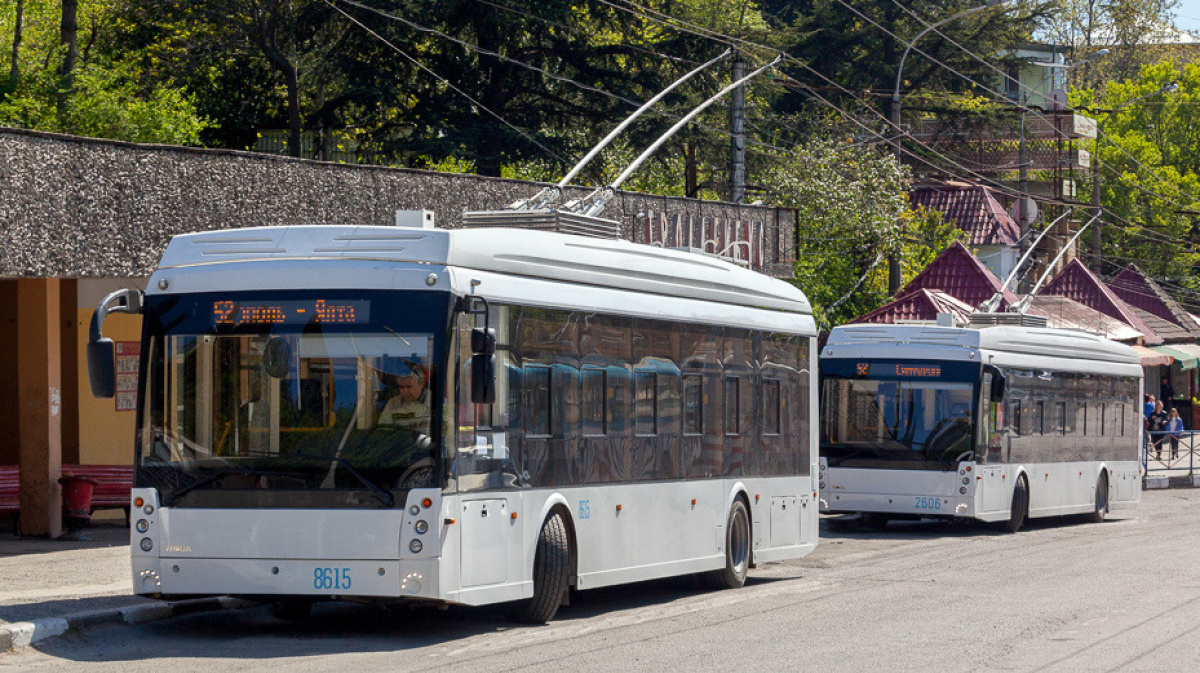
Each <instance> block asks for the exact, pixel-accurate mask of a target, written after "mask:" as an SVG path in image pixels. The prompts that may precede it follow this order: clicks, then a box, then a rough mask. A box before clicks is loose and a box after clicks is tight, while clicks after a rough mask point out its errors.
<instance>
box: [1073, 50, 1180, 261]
mask: <svg viewBox="0 0 1200 673" xmlns="http://www.w3.org/2000/svg"><path fill="white" fill-rule="evenodd" d="M1171 81H1176V82H1178V84H1179V90H1178V91H1176V92H1175V93H1171V94H1162V95H1153V94H1154V93H1155V92H1156V91H1159V90H1160V89H1161V88H1162V87H1163V85H1165V84H1167V83H1168V82H1171ZM1143 96H1146V98H1145V99H1144V100H1139V101H1137V102H1135V103H1130V104H1128V105H1124V104H1125V103H1126V102H1128V101H1135V100H1137V99H1138V98H1140V97H1143ZM1071 100H1072V103H1073V104H1074V105H1075V106H1076V107H1087V108H1091V109H1092V110H1093V112H1094V113H1095V114H1096V116H1097V119H1098V120H1099V122H1100V124H1101V128H1102V134H1101V136H1100V138H1099V139H1098V140H1097V141H1096V142H1095V143H1094V144H1093V147H1092V152H1093V154H1095V155H1096V156H1097V157H1098V162H1099V175H1100V185H1101V192H1100V194H1101V204H1102V205H1103V206H1104V208H1105V209H1106V210H1107V211H1108V212H1110V213H1112V216H1106V217H1105V223H1106V226H1105V228H1104V255H1103V256H1104V258H1106V259H1108V260H1110V261H1111V262H1112V263H1114V264H1117V265H1123V264H1124V263H1126V262H1128V261H1136V262H1137V263H1138V264H1139V265H1140V266H1141V267H1142V268H1143V269H1145V270H1146V271H1147V272H1148V273H1151V274H1153V275H1156V276H1160V277H1162V276H1182V275H1188V274H1194V273H1196V272H1195V270H1194V267H1195V266H1196V264H1197V262H1198V261H1200V256H1198V255H1196V254H1195V253H1194V252H1192V251H1193V250H1194V249H1195V248H1196V243H1197V240H1198V238H1200V237H1198V232H1197V230H1196V223H1197V222H1198V219H1197V218H1198V217H1200V125H1198V124H1197V122H1196V118H1195V113H1194V110H1195V108H1196V106H1197V105H1200V65H1198V64H1188V65H1184V66H1179V65H1177V64H1175V63H1174V62H1170V61H1166V62H1161V63H1156V64H1152V65H1148V66H1145V67H1143V68H1142V70H1141V73H1140V75H1139V76H1138V77H1137V78H1136V79H1131V80H1126V81H1123V82H1110V83H1109V84H1108V85H1107V86H1106V87H1105V88H1104V91H1103V93H1102V94H1100V93H1098V92H1096V91H1094V90H1075V91H1073V92H1072V93H1071ZM1113 110H1116V112H1113Z"/></svg>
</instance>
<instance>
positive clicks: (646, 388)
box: [633, 371, 658, 435]
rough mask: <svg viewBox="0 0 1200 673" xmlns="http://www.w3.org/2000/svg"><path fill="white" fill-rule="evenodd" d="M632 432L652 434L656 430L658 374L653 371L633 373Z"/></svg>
mask: <svg viewBox="0 0 1200 673" xmlns="http://www.w3.org/2000/svg"><path fill="white" fill-rule="evenodd" d="M633 399H634V432H635V433H637V434H639V435H653V434H656V433H657V432H658V424H657V420H658V418H657V411H658V376H657V375H656V374H655V373H654V372H645V371H635V372H634V374H633Z"/></svg>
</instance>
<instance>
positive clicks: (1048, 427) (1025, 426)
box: [819, 315, 1142, 532]
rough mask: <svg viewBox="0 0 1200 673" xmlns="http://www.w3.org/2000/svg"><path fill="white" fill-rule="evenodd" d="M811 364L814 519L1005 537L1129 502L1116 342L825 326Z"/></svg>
mask: <svg viewBox="0 0 1200 673" xmlns="http://www.w3.org/2000/svg"><path fill="white" fill-rule="evenodd" d="M980 318H981V320H980V322H983V321H984V320H987V319H992V320H994V319H995V317H994V316H991V315H987V316H980ZM1022 318H1023V320H1024V321H1026V322H1028V321H1030V320H1032V319H1033V317H1032V316H1020V317H1018V319H1022ZM1043 320H1044V319H1043ZM1042 324H1044V322H1043V323H1042ZM820 368H821V395H822V397H821V407H822V418H821V427H820V432H821V439H820V450H821V459H820V472H819V476H820V480H821V481H820V493H821V511H823V512H830V513H837V512H861V513H862V514H863V516H864V522H865V523H866V524H867V525H868V526H872V527H882V526H884V525H886V523H887V521H888V520H889V519H904V518H925V517H945V518H962V519H977V520H980V521H989V522H1003V526H1004V528H1005V529H1006V530H1008V531H1010V532H1015V531H1017V530H1018V529H1019V528H1020V527H1021V525H1022V524H1023V523H1024V521H1025V520H1026V518H1027V517H1044V516H1058V515H1064V514H1090V516H1091V518H1092V519H1094V520H1096V521H1099V520H1101V519H1103V518H1104V516H1105V515H1106V513H1107V512H1108V511H1109V510H1110V509H1121V508H1129V507H1134V506H1136V505H1137V504H1138V502H1139V500H1140V498H1141V479H1140V470H1141V463H1140V461H1139V459H1138V451H1139V444H1140V442H1141V433H1142V424H1141V413H1140V408H1141V405H1140V404H1139V400H1140V399H1141V394H1142V369H1141V366H1140V364H1139V360H1138V356H1137V354H1136V353H1135V352H1134V351H1133V349H1131V348H1129V347H1128V346H1125V345H1122V344H1118V343H1115V342H1112V341H1108V340H1106V339H1103V338H1101V337H1098V336H1095V335H1091V334H1087V333H1083V332H1077V331H1068V330H1057V329H1047V328H1045V327H1030V326H1012V325H1009V326H1005V325H997V326H988V325H979V326H968V327H936V326H931V325H851V326H845V327H838V328H835V329H834V330H833V331H832V333H831V334H830V337H829V341H828V342H827V344H826V345H825V348H824V350H823V351H822V353H821V361H820Z"/></svg>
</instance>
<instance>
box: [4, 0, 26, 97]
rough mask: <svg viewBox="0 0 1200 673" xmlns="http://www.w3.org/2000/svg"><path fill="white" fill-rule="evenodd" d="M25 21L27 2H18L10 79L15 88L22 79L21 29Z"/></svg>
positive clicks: (14, 23) (22, 0) (20, 0)
mask: <svg viewBox="0 0 1200 673" xmlns="http://www.w3.org/2000/svg"><path fill="white" fill-rule="evenodd" d="M24 20H25V0H17V17H16V21H14V22H13V45H12V68H11V69H10V70H9V71H8V78H9V80H10V81H11V82H12V83H13V85H14V86H15V85H16V83H17V80H18V79H20V77H21V58H20V57H21V28H22V24H23V22H24Z"/></svg>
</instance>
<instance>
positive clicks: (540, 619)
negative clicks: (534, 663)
mask: <svg viewBox="0 0 1200 673" xmlns="http://www.w3.org/2000/svg"><path fill="white" fill-rule="evenodd" d="M570 576H571V542H570V539H569V538H568V536H567V525H566V523H564V522H563V518H562V515H561V514H559V513H558V512H551V513H550V515H549V516H547V517H546V521H545V523H543V524H542V532H541V534H539V535H538V542H537V551H536V552H535V553H534V558H533V598H530V599H528V600H525V601H521V602H520V603H518V604H517V607H516V609H515V610H514V611H513V617H514V618H515V619H517V620H518V621H522V622H525V623H527V624H545V623H546V622H548V621H550V620H551V619H553V618H554V615H555V614H556V613H557V612H558V606H560V605H562V603H563V599H564V598H565V596H566V594H567V585H568V582H569V581H570Z"/></svg>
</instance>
